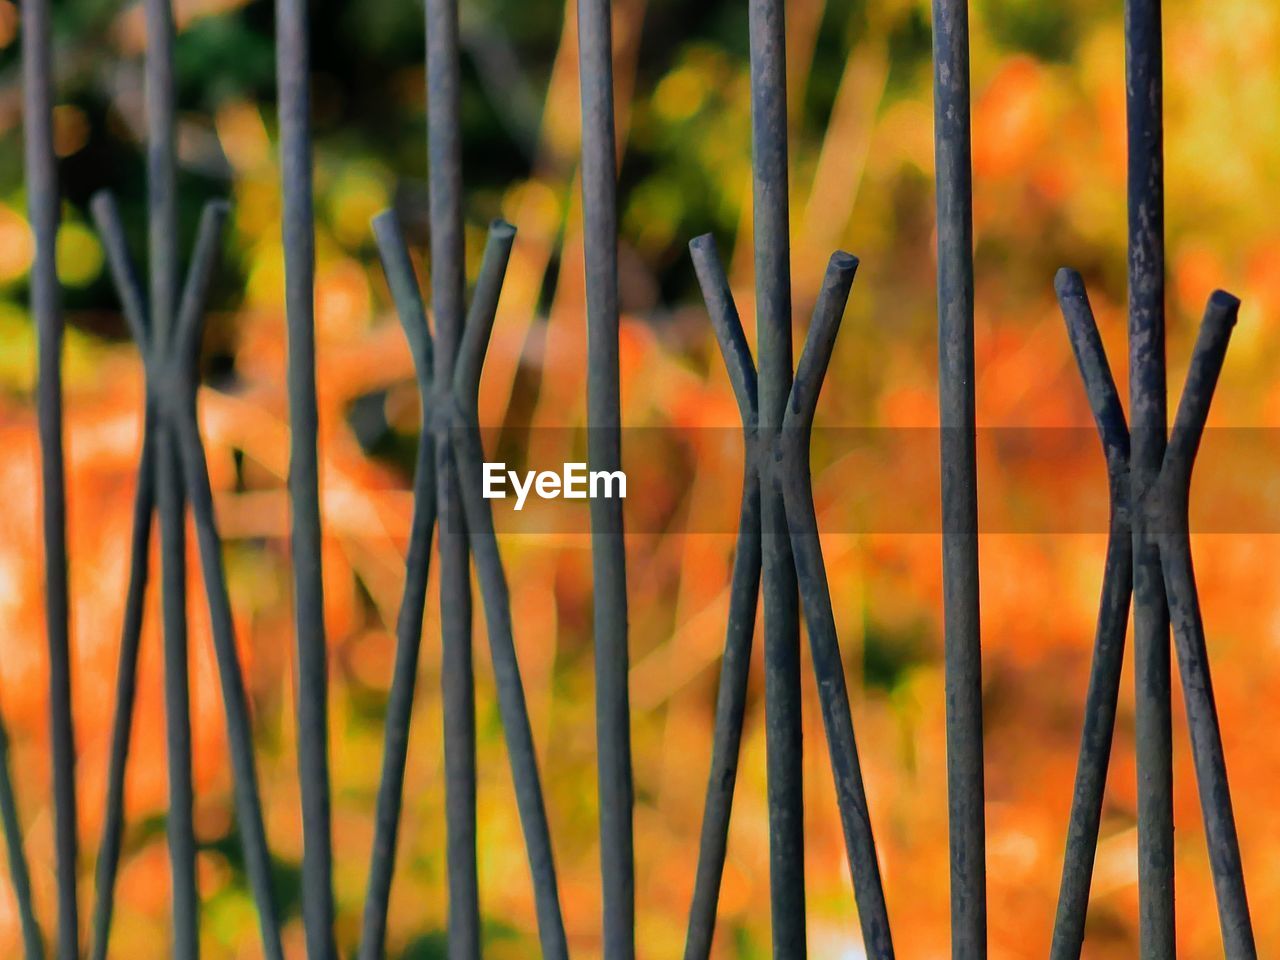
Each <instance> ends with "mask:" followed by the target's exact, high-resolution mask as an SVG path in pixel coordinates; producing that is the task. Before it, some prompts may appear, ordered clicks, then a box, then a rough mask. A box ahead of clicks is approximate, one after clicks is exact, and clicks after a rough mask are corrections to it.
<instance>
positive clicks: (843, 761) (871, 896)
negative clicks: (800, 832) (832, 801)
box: [774, 251, 894, 960]
mask: <svg viewBox="0 0 1280 960" xmlns="http://www.w3.org/2000/svg"><path fill="white" fill-rule="evenodd" d="M857 268H858V261H857V259H856V258H855V257H852V256H850V255H849V254H847V253H844V252H842V251H837V252H836V253H835V254H833V255H832V257H831V261H830V263H829V264H828V266H827V272H826V276H825V277H824V278H823V282H822V289H821V291H820V292H819V294H818V302H817V304H816V305H815V307H814V310H813V322H812V323H811V324H810V326H809V334H808V336H807V338H806V340H805V347H804V352H803V354H801V357H800V365H799V367H798V368H797V370H796V378H795V383H794V384H793V385H792V388H791V396H790V399H789V401H788V403H787V412H786V417H785V419H784V421H783V426H782V438H781V446H780V447H779V450H778V455H777V458H776V459H777V462H776V464H775V466H774V469H776V470H781V471H782V473H781V484H782V489H783V499H784V501H785V505H786V511H787V525H788V527H789V528H790V530H791V549H792V551H793V552H794V555H795V561H796V575H797V580H798V581H799V585H800V597H801V606H802V607H803V610H804V617H805V624H806V625H807V627H808V634H809V647H810V651H811V653H812V658H813V670H814V676H815V679H816V680H817V686H818V697H819V699H820V701H821V705H822V721H823V726H824V727H825V729H826V734H827V747H828V752H829V754H830V757H831V772H832V776H833V779H834V781H835V787H836V800H837V803H838V805H839V808H840V821H841V824H842V826H843V828H844V837H845V853H846V855H847V856H848V860H849V871H850V873H851V875H852V877H853V890H854V897H855V899H856V901H857V904H858V919H859V921H860V923H861V926H862V939H863V944H864V947H865V949H866V952H867V956H868V957H871V958H874V960H893V956H894V953H893V937H892V935H891V933H890V929H889V913H888V910H887V908H886V906H885V900H884V887H883V885H882V884H881V880H880V864H879V861H878V860H877V858H876V844H875V837H874V835H873V833H872V830H871V815H870V812H869V811H868V809H867V793H866V789H865V787H864V786H863V782H862V767H861V764H860V763H859V760H858V746H857V741H856V740H855V738H854V730H853V714H852V712H851V710H850V708H849V692H848V689H847V687H846V684H845V678H844V661H843V659H842V657H841V655H840V641H839V637H838V635H837V633H836V622H835V614H834V612H833V611H832V609H831V589H830V586H829V584H828V582H827V571H826V565H825V563H824V562H823V559H822V544H821V541H820V540H819V538H818V517H817V513H816V511H815V509H814V504H813V477H812V474H811V472H810V468H809V440H810V436H811V434H812V430H813V415H814V411H815V409H816V408H817V403H818V394H819V391H820V390H821V389H822V381H823V379H824V377H825V376H826V370H827V365H828V363H829V362H830V359H831V351H832V348H833V347H834V346H835V337H836V332H837V331H838V330H839V328H840V320H841V317H842V315H843V314H844V308H845V304H846V303H847V302H848V299H849V290H850V287H851V286H852V284H853V277H854V273H855V272H856V271H857Z"/></svg>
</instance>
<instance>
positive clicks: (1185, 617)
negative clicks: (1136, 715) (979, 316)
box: [1050, 270, 1257, 960]
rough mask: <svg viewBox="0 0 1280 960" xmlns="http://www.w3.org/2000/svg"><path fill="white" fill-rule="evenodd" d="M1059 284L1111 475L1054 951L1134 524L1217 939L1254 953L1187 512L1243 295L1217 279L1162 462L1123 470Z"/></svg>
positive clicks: (1097, 806)
mask: <svg viewBox="0 0 1280 960" xmlns="http://www.w3.org/2000/svg"><path fill="white" fill-rule="evenodd" d="M1056 286H1057V291H1058V299H1059V302H1060V303H1061V306H1062V312H1063V316H1064V318H1065V319H1066V323H1067V330H1068V332H1069V334H1070V337H1071V344H1072V348H1073V350H1074V352H1075V355H1076V361H1077V364H1078V366H1079V368H1080V374H1081V377H1082V379H1083V380H1084V384H1085V392H1086V394H1087V395H1088V398H1089V405H1090V407H1091V409H1092V411H1093V416H1094V420H1095V422H1096V424H1097V427H1098V433H1099V435H1100V437H1101V439H1102V446H1103V450H1104V452H1105V455H1106V461H1107V473H1108V477H1109V479H1110V485H1111V534H1110V538H1109V542H1108V547H1107V562H1106V571H1105V573H1104V580H1103V595H1102V601H1101V605H1100V610H1099V614H1098V630H1097V638H1096V641H1095V647H1094V657H1093V665H1092V668H1091V670H1090V678H1089V692H1088V696H1087V699H1086V704H1085V716H1086V719H1085V730H1084V733H1083V735H1082V739H1081V748H1080V760H1079V765H1078V768H1077V773H1076V786H1075V794H1074V799H1073V802H1072V809H1071V825H1070V828H1069V830H1068V839H1067V851H1066V856H1065V858H1064V865H1063V877H1062V887H1061V892H1060V894H1059V901H1058V916H1057V922H1056V924H1055V929H1054V937H1053V946H1052V950H1051V954H1050V955H1051V957H1053V958H1054V960H1068V958H1078V957H1079V956H1080V949H1081V945H1082V943H1083V940H1084V919H1085V911H1086V909H1087V906H1088V899H1089V881H1090V877H1091V874H1092V870H1093V859H1094V854H1095V851H1096V847H1097V842H1098V824H1099V821H1100V818H1101V812H1102V794H1103V788H1104V786H1105V782H1106V772H1107V763H1108V758H1109V754H1110V748H1111V739H1112V732H1113V729H1114V725H1115V710H1116V698H1117V695H1118V693H1119V684H1120V667H1121V662H1122V660H1123V654H1124V638H1125V627H1126V621H1127V618H1128V606H1129V594H1130V590H1131V588H1132V587H1133V584H1134V580H1133V578H1132V561H1133V553H1132V547H1131V544H1132V538H1131V535H1130V534H1131V528H1132V529H1139V528H1140V529H1142V530H1143V531H1144V533H1145V535H1146V536H1147V537H1149V538H1150V540H1151V543H1152V545H1153V547H1154V550H1155V554H1156V557H1155V558H1156V560H1157V561H1158V562H1159V569H1160V572H1161V578H1162V586H1163V589H1164V595H1165V596H1166V597H1167V600H1168V605H1169V610H1170V613H1171V618H1172V623H1173V635H1174V646H1175V648H1176V649H1177V653H1178V666H1179V671H1180V674H1181V678H1182V688H1183V695H1184V697H1185V700H1186V712H1187V722H1188V725H1189V727H1190V730H1191V747H1192V754H1193V757H1194V759H1195V768H1196V780H1197V783H1198V785H1199V791H1200V803H1201V809H1202V812H1203V816H1204V825H1205V834H1206V838H1207V840H1208V846H1209V861H1210V866H1211V869H1212V872H1213V881H1214V890H1215V892H1216V894H1217V900H1218V915H1219V920H1220V923H1221V927H1222V941H1223V947H1224V950H1225V954H1226V956H1227V957H1228V958H1229V960H1247V958H1254V957H1256V956H1257V948H1256V946H1255V945H1254V937H1253V927H1252V923H1251V921H1250V917H1249V904H1248V899H1247V897H1246V894H1245V887H1244V876H1243V872H1242V868H1241V863H1240V844H1239V839H1238V838H1237V835H1236V826H1235V817H1234V814H1233V812H1232V806H1231V792H1230V788H1229V786H1228V783H1227V769H1226V761H1225V758H1224V755H1223V749H1222V734H1221V731H1220V728H1219V724H1218V714H1217V708H1216V706H1215V703H1214V697H1213V683H1212V680H1211V677H1210V672H1209V660H1208V649H1207V644H1206V641H1205V632H1204V623H1203V620H1202V619H1201V615H1200V602H1199V597H1198V594H1197V591H1196V584H1195V572H1194V569H1193V566H1192V559H1191V541H1190V520H1189V515H1188V510H1189V506H1188V505H1189V498H1190V492H1191V472H1192V467H1193V466H1194V463H1195V458H1196V453H1197V451H1198V449H1199V446H1200V440H1201V438H1202V436H1203V435H1204V427H1205V422H1206V420H1207V419H1208V415H1209V405H1210V403H1211V401H1212V399H1213V392H1214V388H1215V386H1216V385H1217V382H1218V376H1219V374H1220V373H1221V371H1222V365H1223V362H1224V360H1225V358H1226V351H1227V344H1228V341H1229V339H1230V337H1231V330H1232V327H1234V325H1235V322H1236V317H1237V314H1238V312H1239V307H1240V303H1239V301H1238V300H1237V299H1236V298H1235V297H1233V296H1231V295H1230V294H1228V293H1224V292H1222V291H1218V292H1216V293H1214V294H1213V295H1212V296H1211V297H1210V298H1209V302H1208V305H1207V306H1206V308H1205V314H1204V319H1203V321H1202V322H1201V325H1200V334H1199V336H1198V338H1197V340H1196V345H1195V348H1194V350H1193V352H1192V356H1191V364H1190V368H1189V371H1188V375H1187V380H1186V384H1185V386H1184V387H1183V392H1182V400H1181V402H1180V403H1179V405H1178V411H1177V415H1176V417H1175V418H1174V424H1173V430H1172V433H1171V435H1170V437H1169V441H1168V444H1167V447H1166V448H1165V452H1164V455H1163V457H1162V459H1161V463H1160V468H1159V470H1158V471H1156V473H1155V474H1154V475H1153V476H1152V475H1145V476H1140V475H1139V474H1138V473H1137V472H1136V471H1133V470H1131V466H1130V464H1131V457H1132V451H1131V448H1130V434H1129V430H1128V427H1127V426H1126V424H1125V417H1124V410H1123V408H1122V406H1121V404H1120V398H1119V394H1118V393H1117V391H1116V385H1115V381H1114V380H1113V378H1112V376H1111V368H1110V365H1109V364H1108V362H1107V356H1106V352H1105V350H1104V349H1103V346H1102V340H1101V338H1100V337H1099V335H1098V329H1097V325H1096V323H1095V322H1094V318H1093V311H1092V309H1091V308H1090V306H1089V300H1088V296H1087V293H1086V291H1085V286H1084V281H1083V280H1082V279H1081V277H1080V275H1079V274H1078V273H1076V272H1074V271H1070V270H1062V271H1060V272H1059V274H1058V278H1057V282H1056ZM1135 440H1136V438H1135Z"/></svg>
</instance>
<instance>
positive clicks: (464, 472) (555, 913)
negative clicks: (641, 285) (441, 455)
mask: <svg viewBox="0 0 1280 960" xmlns="http://www.w3.org/2000/svg"><path fill="white" fill-rule="evenodd" d="M514 237H515V228H514V227H512V226H511V225H510V224H507V223H502V222H501V221H497V222H495V223H494V224H493V225H492V226H491V227H490V228H489V242H488V244H487V245H486V247H485V252H484V260H483V261H482V263H481V266H480V278H479V281H478V282H477V284H476V290H475V293H474V295H473V298H472V302H471V309H470V311H469V312H468V315H467V326H466V330H465V332H464V333H463V336H462V342H461V345H460V347H459V351H458V363H457V366H456V368H455V370H454V378H453V399H454V404H455V410H456V411H457V414H458V415H457V418H456V420H455V423H454V426H453V429H452V431H451V433H452V436H453V440H454V451H453V454H454V464H455V468H456V470H457V479H458V481H459V482H458V489H459V491H460V492H461V495H462V506H463V509H464V510H465V511H466V524H467V530H468V532H469V534H470V537H471V550H472V553H473V554H474V556H475V563H476V579H477V580H478V581H479V582H480V594H481V599H482V602H483V604H484V614H485V622H486V625H487V628H488V630H487V632H488V634H489V649H490V652H491V655H492V659H493V673H494V680H495V683H496V686H497V689H498V711H499V714H500V715H501V717H502V729H503V732H504V733H505V735H506V740H507V756H508V759H509V760H510V763H511V777H512V780H513V781H514V783H515V789H516V806H517V807H518V808H519V811H520V823H521V825H522V827H523V829H524V835H525V847H526V850H527V852H528V857H529V868H530V870H531V872H532V874H533V893H534V901H535V903H536V906H537V912H538V935H539V939H540V941H541V945H542V955H543V957H545V958H547V960H567V958H568V956H569V947H568V943H567V941H566V939H565V931H564V920H563V918H562V915H561V912H560V894H559V887H558V883H557V881H556V872H555V859H554V856H553V852H552V849H551V834H550V830H549V828H548V826H547V811H546V804H545V801H544V799H543V794H542V785H541V781H540V778H539V775H538V759H537V752H536V750H535V749H534V744H533V731H532V728H531V727H530V725H529V710H528V707H527V705H526V703H525V696H524V685H523V683H522V681H521V679H520V663H519V660H518V659H517V657H516V650H515V643H514V641H513V637H512V624H511V598H510V594H509V592H508V589H507V578H506V574H505V573H504V572H503V569H502V557H501V555H500V553H499V551H498V539H497V537H496V536H495V534H494V529H493V513H492V511H491V508H490V507H489V503H488V501H487V500H485V499H484V498H483V497H482V496H481V489H482V483H481V463H482V461H483V460H484V450H483V447H482V445H481V440H480V425H479V423H478V422H477V419H476V399H477V390H478V388H479V384H480V367H481V365H482V364H483V361H484V352H485V348H486V347H487V345H488V340H489V332H490V330H491V329H492V327H493V320H494V314H495V313H496V311H497V306H498V293H499V291H500V289H501V287H502V278H503V275H504V273H505V272H506V268H507V261H508V258H509V257H510V255H511V243H512V240H513V239H514Z"/></svg>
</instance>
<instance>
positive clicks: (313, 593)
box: [276, 0, 337, 960]
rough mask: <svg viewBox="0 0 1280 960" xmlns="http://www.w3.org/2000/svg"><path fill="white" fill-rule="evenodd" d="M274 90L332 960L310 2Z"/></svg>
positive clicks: (307, 839) (296, 492)
mask: <svg viewBox="0 0 1280 960" xmlns="http://www.w3.org/2000/svg"><path fill="white" fill-rule="evenodd" d="M276 30H277V38H276V83H277V87H278V99H279V112H280V175H281V181H282V187H283V193H284V223H283V240H284V258H285V311H286V314H287V322H288V331H289V336H288V341H289V361H288V387H289V433H290V455H289V500H290V503H291V504H292V506H293V523H292V531H291V538H290V539H291V544H292V557H293V586H294V597H293V603H294V628H295V632H296V643H297V658H298V773H299V780H300V781H301V787H302V835H303V869H302V915H303V923H304V926H305V928H306V941H307V955H308V956H309V957H311V960H332V958H334V957H336V955H337V950H336V947H335V945H334V939H333V912H334V908H333V838H332V834H331V829H332V828H331V824H330V812H329V704H328V693H329V676H328V651H327V648H326V644H325V629H324V582H323V576H322V570H321V550H322V542H321V531H320V489H319V485H320V477H319V462H318V459H319V458H318V452H317V449H316V447H317V442H318V439H317V438H318V433H319V423H318V414H317V412H316V356H315V352H316V351H315V218H314V211H313V208H312V200H313V198H312V170H311V117H310V105H311V96H310V77H309V73H308V71H309V64H310V54H309V50H308V43H309V39H310V34H309V33H308V28H307V0H277V3H276Z"/></svg>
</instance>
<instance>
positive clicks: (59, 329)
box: [22, 0, 80, 960]
mask: <svg viewBox="0 0 1280 960" xmlns="http://www.w3.org/2000/svg"><path fill="white" fill-rule="evenodd" d="M52 60H53V52H52V49H51V40H50V23H49V0H24V2H23V4H22V97H23V146H24V166H25V173H26V186H27V211H28V216H29V218H30V221H31V231H32V234H33V235H34V241H35V257H34V260H33V262H32V264H31V315H32V318H33V320H34V321H35V328H36V368H37V370H36V421H37V425H38V429H39V434H40V481H41V519H42V524H43V533H44V577H45V584H44V586H45V630H46V638H47V643H48V652H49V748H50V755H51V761H52V767H53V810H54V851H55V857H56V861H57V880H58V957H59V958H62V960H68V958H74V957H77V956H79V953H80V945H79V929H80V913H79V904H78V903H77V897H76V878H77V876H78V873H79V871H78V866H79V865H78V857H79V850H78V842H77V836H76V777H75V766H76V748H75V729H74V727H73V726H72V722H71V651H70V643H71V641H70V632H69V626H68V621H69V613H68V598H67V592H68V588H67V493H66V478H65V476H64V468H63V449H62V334H63V319H62V308H61V305H60V303H59V300H60V296H61V295H60V292H59V289H58V267H57V241H58V222H59V220H60V219H61V217H60V215H59V195H58V194H59V191H58V168H57V164H56V162H55V160H54V153H53V81H52V79H51V72H52Z"/></svg>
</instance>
